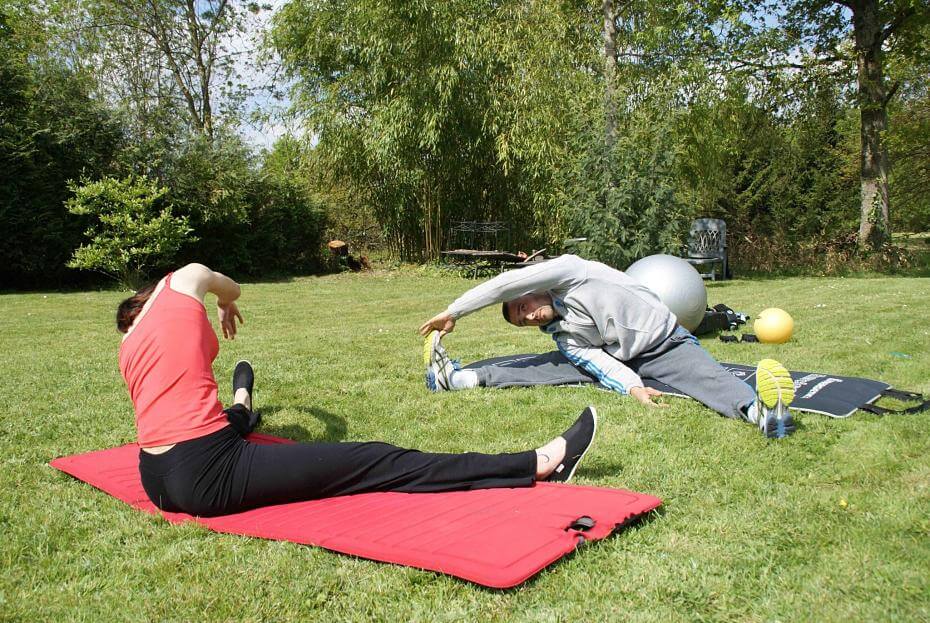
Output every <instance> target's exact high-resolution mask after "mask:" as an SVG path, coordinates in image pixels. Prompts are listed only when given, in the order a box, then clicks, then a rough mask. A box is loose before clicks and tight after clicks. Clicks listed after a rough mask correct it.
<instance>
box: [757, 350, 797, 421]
mask: <svg viewBox="0 0 930 623" xmlns="http://www.w3.org/2000/svg"><path fill="white" fill-rule="evenodd" d="M793 400H794V381H792V380H791V373H790V372H788V370H786V369H785V366H783V365H781V364H780V363H778V362H777V361H775V360H774V359H763V360H762V361H760V362H759V365H758V366H756V405H755V406H756V417H757V420H756V423H757V424H758V425H759V430H761V431H762V434H763V435H765V436H766V437H769V438H771V439H781V438H782V437H787V436H788V435H790V434H791V433H793V432H794V428H795V427H794V418H792V417H791V411H790V410H789V409H788V407H789V405H790V404H791V402H792V401H793Z"/></svg>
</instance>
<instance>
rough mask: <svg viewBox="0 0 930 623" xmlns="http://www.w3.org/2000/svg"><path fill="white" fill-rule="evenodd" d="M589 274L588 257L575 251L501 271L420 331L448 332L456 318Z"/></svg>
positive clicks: (428, 322)
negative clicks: (532, 264) (581, 255)
mask: <svg viewBox="0 0 930 623" xmlns="http://www.w3.org/2000/svg"><path fill="white" fill-rule="evenodd" d="M586 276H587V267H586V265H585V261H584V260H582V259H581V258H579V257H577V256H574V255H563V256H561V257H557V258H555V259H552V260H548V261H546V262H541V263H539V264H537V265H535V266H527V267H526V268H521V269H519V270H511V271H507V272H505V273H501V274H500V275H498V276H497V277H494V278H493V279H490V280H488V281H485V282H484V283H482V284H481V285H478V286H475V287H474V288H472V289H471V290H468V291H467V292H466V293H465V294H463V295H462V296H460V297H459V298H457V299H455V301H453V302H452V304H451V305H449V307H447V308H446V310H445V311H444V312H441V313H439V314H436V315H435V316H433V317H432V318H430V319H429V320H427V321H426V322H425V323H423V325H422V326H421V327H420V333H422V334H423V335H426V334H427V333H429V332H430V331H433V330H436V331H442V332H443V333H448V332H449V331H451V330H452V329H453V328H455V321H456V320H458V319H459V318H461V317H462V316H466V315H468V314H470V313H472V312H475V311H478V310H479V309H482V308H484V307H487V306H488V305H494V304H495V303H503V302H505V301H512V300H513V299H515V298H518V297H520V296H523V295H524V294H529V293H531V292H545V291H546V290H551V289H554V288H559V287H566V286H569V285H571V284H573V283H580V282H582V281H584V279H585V277H586Z"/></svg>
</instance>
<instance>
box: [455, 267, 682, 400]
mask: <svg viewBox="0 0 930 623" xmlns="http://www.w3.org/2000/svg"><path fill="white" fill-rule="evenodd" d="M543 292H547V293H548V294H549V295H550V296H551V297H552V300H553V306H554V308H555V311H556V312H557V313H558V314H559V316H561V318H557V319H556V320H554V321H552V322H550V323H549V324H548V325H546V326H544V327H540V329H542V330H543V331H544V332H546V333H549V334H550V335H552V338H553V339H554V340H555V342H556V344H557V345H558V347H559V350H560V351H561V352H562V353H563V354H564V355H565V356H566V357H567V358H568V360H569V361H571V362H572V363H574V364H575V365H577V366H580V367H583V368H584V369H585V370H587V371H588V372H590V373H591V374H593V375H595V376H596V377H597V378H598V379H599V380H600V382H601V383H602V384H603V385H604V386H606V387H608V388H610V389H613V390H616V391H618V392H621V393H627V392H628V391H629V390H630V389H631V388H633V387H642V385H643V382H642V380H641V379H640V378H639V376H638V375H637V374H636V373H635V372H633V371H632V370H630V369H629V368H628V367H627V366H625V365H624V364H623V363H622V362H624V361H629V360H630V359H633V358H634V357H637V356H638V355H640V354H642V353H645V352H648V351H650V350H652V349H654V348H655V347H656V346H658V345H659V344H660V343H662V342H663V341H665V340H666V339H668V338H669V336H671V335H672V333H673V332H674V331H675V328H676V325H677V322H678V321H677V319H676V318H675V315H674V314H673V313H672V312H671V311H669V309H668V307H666V306H665V305H664V304H663V303H662V302H661V301H660V300H659V298H658V297H657V296H656V295H655V294H654V293H653V292H652V291H651V290H649V289H647V288H646V287H644V286H642V285H640V284H639V283H638V282H636V281H635V280H633V279H632V278H631V277H629V276H628V275H626V274H625V273H622V272H620V271H619V270H615V269H613V268H611V267H609V266H607V265H605V264H601V263H600V262H591V261H588V260H583V259H581V258H580V257H577V256H574V255H563V256H561V257H558V258H555V259H553V260H549V261H546V262H542V263H540V264H538V265H535V266H528V267H526V268H521V269H519V270H513V271H509V272H506V273H502V274H500V275H498V276H497V277H495V278H493V279H491V280H489V281H486V282H485V283H483V284H481V285H479V286H476V287H474V288H472V289H471V290H469V291H468V292H466V293H465V294H463V295H462V296H460V297H459V298H457V299H456V300H455V301H454V302H453V303H452V304H451V305H449V307H448V308H447V309H446V311H447V312H448V313H449V314H451V315H452V317H453V318H456V319H458V318H461V317H462V316H465V315H467V314H470V313H472V312H474V311H477V310H479V309H481V308H483V307H487V306H488V305H494V304H495V303H498V304H499V303H502V302H505V301H512V300H513V299H515V298H518V297H520V296H523V295H524V294H531V293H543Z"/></svg>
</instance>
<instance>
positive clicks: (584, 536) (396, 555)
mask: <svg viewBox="0 0 930 623" xmlns="http://www.w3.org/2000/svg"><path fill="white" fill-rule="evenodd" d="M250 440H251V441H254V442H258V443H291V442H289V441H288V440H285V439H279V438H277V437H270V436H268V435H259V434H253V435H252V436H251V437H250ZM51 465H52V467H54V468H56V469H59V470H61V471H63V472H65V473H66V474H70V475H72V476H74V477H75V478H78V479H80V480H83V481H84V482H87V483H88V484H91V485H93V486H94V487H97V488H98V489H101V490H103V491H105V492H106V493H109V494H110V495H112V496H114V497H116V498H119V499H120V500H122V501H124V502H126V503H127V504H129V505H130V506H132V507H134V508H137V509H139V510H143V511H145V512H147V513H152V514H156V513H161V514H162V515H163V516H164V517H165V519H167V520H168V521H170V522H172V523H180V522H183V521H196V522H197V523H199V524H202V525H204V526H206V527H207V528H210V529H211V530H215V531H217V532H225V533H229V534H242V535H246V536H254V537H261V538H265V539H274V540H280V541H292V542H294V543H303V544H306V545H317V546H319V547H324V548H326V549H329V550H333V551H336V552H341V553H343V554H351V555H354V556H360V557H362V558H370V559H372V560H380V561H383V562H392V563H396V564H401V565H408V566H411V567H418V568H420V569H429V570H431V571H438V572H440V573H446V574H449V575H454V576H456V577H459V578H462V579H465V580H469V581H471V582H475V583H477V584H482V585H484V586H490V587H492V588H510V587H511V586H516V585H517V584H520V583H521V582H523V581H525V580H527V579H528V578H530V577H532V576H533V575H535V574H536V573H538V572H539V571H541V570H542V569H543V568H545V567H546V566H548V565H550V564H552V563H553V562H555V561H556V560H558V559H559V558H561V557H562V556H565V555H566V554H568V553H570V552H572V551H574V550H575V548H576V547H577V546H578V545H580V544H581V543H583V542H584V541H591V540H599V539H603V538H604V537H606V536H607V535H609V534H610V533H611V532H613V530H614V529H615V528H617V527H619V526H622V525H623V524H625V523H629V522H630V521H631V520H633V519H634V518H636V517H638V516H640V515H642V514H643V513H646V512H648V511H651V510H652V509H654V508H656V507H658V506H659V505H660V504H661V503H662V501H661V500H659V499H658V498H655V497H653V496H651V495H644V494H642V493H633V492H631V491H623V490H620V489H606V488H601V487H579V486H574V485H565V484H554V483H537V484H536V485H535V486H533V487H528V488H521V489H482V490H479V491H453V492H447V493H363V494H359V495H348V496H344V497H336V498H327V499H323V500H312V501H308V502H294V503H291V504H279V505H276V506H266V507H264V508H257V509H254V510H250V511H245V512H242V513H236V514H234V515H225V516H222V517H206V518H201V517H192V516H191V515H187V514H185V513H166V512H162V511H159V510H158V509H157V508H155V506H154V505H153V504H152V503H151V502H150V501H149V499H148V497H147V496H146V495H145V491H143V489H142V483H141V481H140V479H139V447H138V446H137V445H136V444H128V445H125V446H120V447H118V448H111V449H109V450H99V451H97V452H88V453H86V454H78V455H75V456H67V457H62V458H60V459H55V460H54V461H52V462H51ZM581 518H586V519H587V520H581ZM579 520H581V521H579ZM590 524H593V525H591V527H588V525H590Z"/></svg>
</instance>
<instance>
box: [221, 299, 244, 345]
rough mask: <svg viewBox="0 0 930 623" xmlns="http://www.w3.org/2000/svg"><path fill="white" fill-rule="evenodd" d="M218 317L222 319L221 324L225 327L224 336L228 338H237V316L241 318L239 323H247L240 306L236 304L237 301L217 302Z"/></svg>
mask: <svg viewBox="0 0 930 623" xmlns="http://www.w3.org/2000/svg"><path fill="white" fill-rule="evenodd" d="M216 317H217V318H219V320H220V326H221V327H223V337H225V338H226V339H227V340H234V339H236V318H238V319H239V324H245V320H243V319H242V314H240V313H239V307H237V306H236V303H235V302H230V303H220V302H219V301H217V303H216Z"/></svg>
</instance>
